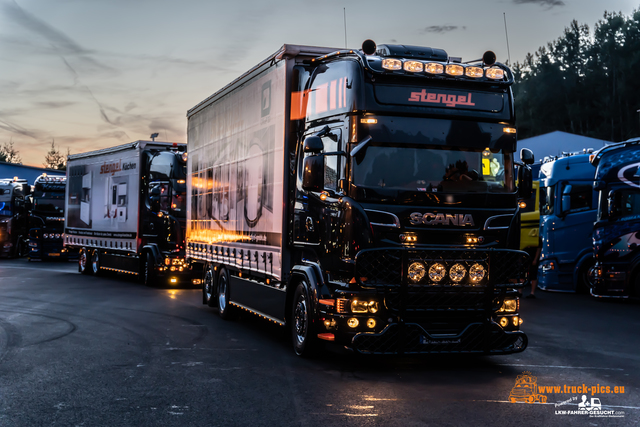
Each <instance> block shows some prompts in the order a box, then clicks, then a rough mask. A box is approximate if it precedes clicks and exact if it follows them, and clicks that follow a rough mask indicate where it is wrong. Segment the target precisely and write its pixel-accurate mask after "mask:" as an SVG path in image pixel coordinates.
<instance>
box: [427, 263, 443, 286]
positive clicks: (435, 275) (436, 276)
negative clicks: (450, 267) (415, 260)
mask: <svg viewBox="0 0 640 427" xmlns="http://www.w3.org/2000/svg"><path fill="white" fill-rule="evenodd" d="M445 274H447V269H446V268H445V266H444V265H442V264H440V263H435V264H433V265H432V266H431V267H429V278H430V279H431V280H433V281H434V282H439V281H441V280H442V279H444V276H445Z"/></svg>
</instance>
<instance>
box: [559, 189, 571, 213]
mask: <svg viewBox="0 0 640 427" xmlns="http://www.w3.org/2000/svg"><path fill="white" fill-rule="evenodd" d="M570 210H571V184H568V185H566V186H565V187H564V190H562V209H561V212H560V214H562V215H566V214H567V212H569V211H570Z"/></svg>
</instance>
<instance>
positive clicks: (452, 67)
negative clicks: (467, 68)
mask: <svg viewBox="0 0 640 427" xmlns="http://www.w3.org/2000/svg"><path fill="white" fill-rule="evenodd" d="M445 73H447V74H449V75H450V76H462V75H463V74H464V67H463V66H462V65H456V64H447V67H446V68H445Z"/></svg>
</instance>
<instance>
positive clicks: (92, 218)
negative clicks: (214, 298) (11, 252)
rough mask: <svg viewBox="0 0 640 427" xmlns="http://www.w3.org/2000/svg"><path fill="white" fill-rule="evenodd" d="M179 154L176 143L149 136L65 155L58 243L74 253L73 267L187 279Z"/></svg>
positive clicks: (154, 280) (182, 158)
mask: <svg viewBox="0 0 640 427" xmlns="http://www.w3.org/2000/svg"><path fill="white" fill-rule="evenodd" d="M186 157H187V154H186V152H185V145H184V144H176V143H163V142H154V141H135V142H133V143H130V144H125V145H120V146H117V147H112V148H107V149H103V150H98V151H92V152H88V153H82V154H74V155H70V156H69V158H68V162H67V191H66V209H65V235H64V244H65V247H66V248H69V249H75V250H78V251H79V258H78V269H79V271H80V272H82V273H85V274H99V273H101V272H103V271H112V272H120V273H128V274H132V275H137V276H138V277H139V278H140V279H141V281H144V282H145V283H147V284H149V285H154V284H159V285H172V284H179V283H184V282H187V283H191V275H190V273H191V272H190V269H189V266H188V265H187V264H186V263H185V249H184V228H185V221H186V199H187V197H186Z"/></svg>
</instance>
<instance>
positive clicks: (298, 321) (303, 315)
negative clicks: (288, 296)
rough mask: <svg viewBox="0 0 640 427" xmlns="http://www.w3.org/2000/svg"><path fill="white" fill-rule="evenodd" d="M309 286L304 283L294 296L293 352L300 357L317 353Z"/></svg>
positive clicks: (292, 321) (301, 283) (292, 314)
mask: <svg viewBox="0 0 640 427" xmlns="http://www.w3.org/2000/svg"><path fill="white" fill-rule="evenodd" d="M309 293H310V292H309V285H308V284H307V283H306V282H305V281H302V282H300V283H299V284H298V287H297V288H296V291H295V293H294V294H293V305H292V307H291V338H292V341H293V351H295V353H296V354H297V355H298V356H302V357H310V356H312V355H314V354H315V353H316V352H317V349H318V339H317V338H316V336H315V333H314V329H315V328H314V327H313V322H312V321H311V304H310V301H311V300H310V298H309Z"/></svg>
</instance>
